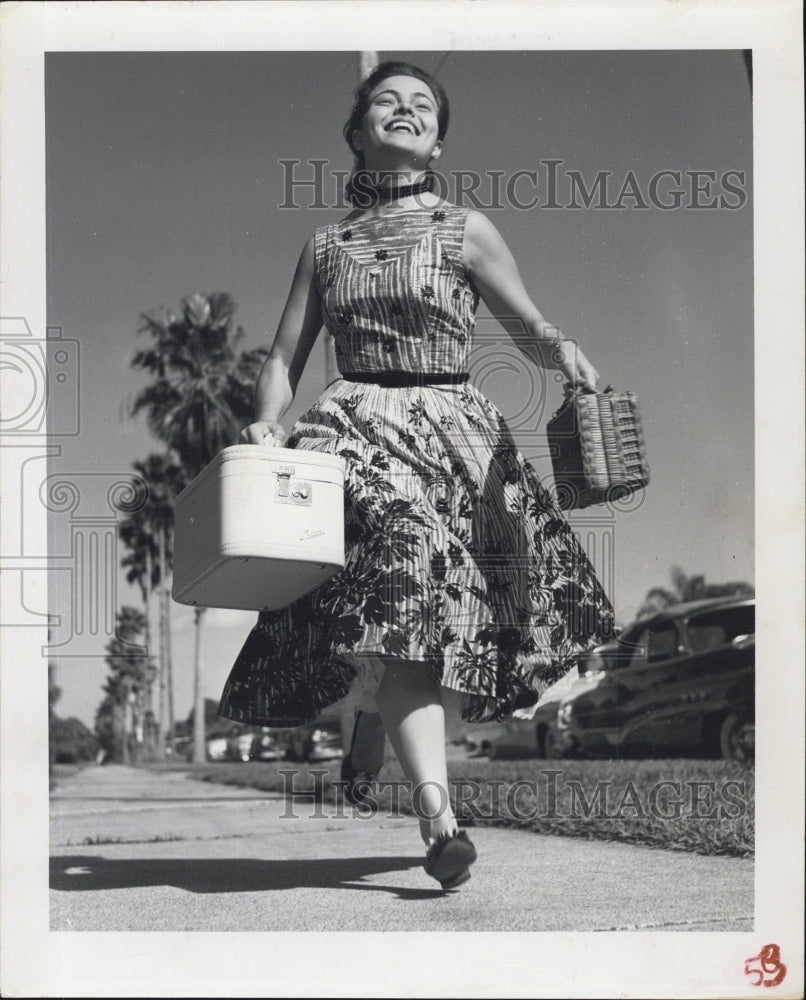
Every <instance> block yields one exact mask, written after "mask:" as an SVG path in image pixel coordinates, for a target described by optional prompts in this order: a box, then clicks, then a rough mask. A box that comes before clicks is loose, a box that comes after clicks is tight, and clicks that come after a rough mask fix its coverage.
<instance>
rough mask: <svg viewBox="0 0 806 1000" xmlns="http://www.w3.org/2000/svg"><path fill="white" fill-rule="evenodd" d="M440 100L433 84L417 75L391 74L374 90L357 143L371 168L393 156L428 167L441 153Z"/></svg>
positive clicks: (358, 133)
mask: <svg viewBox="0 0 806 1000" xmlns="http://www.w3.org/2000/svg"><path fill="white" fill-rule="evenodd" d="M438 130H439V123H438V121H437V102H436V98H435V97H434V95H433V93H432V92H431V88H430V87H429V86H428V85H427V84H426V83H423V81H422V80H418V79H417V78H416V77H413V76H389V77H387V78H386V79H385V80H381V81H380V82H379V83H378V84H377V85H376V86H375V88H374V89H373V91H372V93H371V94H370V100H369V108H368V109H367V113H366V114H365V115H364V121H363V123H362V126H361V128H360V129H358V130H356V131H355V132H353V146H354V148H355V149H357V150H361V151H362V152H363V153H364V162H365V163H366V165H367V167H368V168H370V169H371V168H372V167H373V166H374V165H375V164H376V163H379V164H382V163H383V162H388V161H389V160H390V159H395V160H398V161H400V160H403V161H409V162H410V163H411V164H412V166H417V167H421V168H424V167H425V166H427V164H428V162H429V160H431V159H433V158H435V157H437V156H439V154H440V151H441V148H442V144H441V142H440V141H439V139H438V138H437V135H438Z"/></svg>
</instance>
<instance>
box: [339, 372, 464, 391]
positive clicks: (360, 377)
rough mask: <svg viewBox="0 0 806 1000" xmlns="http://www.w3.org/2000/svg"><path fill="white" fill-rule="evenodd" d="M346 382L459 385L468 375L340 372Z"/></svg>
mask: <svg viewBox="0 0 806 1000" xmlns="http://www.w3.org/2000/svg"><path fill="white" fill-rule="evenodd" d="M341 377H342V378H343V379H346V380H347V381H348V382H372V383H374V384H375V385H382V386H385V387H386V388H387V389H390V388H391V389H396V388H402V389H408V388H415V387H417V386H420V385H461V384H462V383H463V382H467V380H468V378H469V377H470V376H469V375H468V373H467V372H433V373H431V372H404V371H388V372H342V373H341Z"/></svg>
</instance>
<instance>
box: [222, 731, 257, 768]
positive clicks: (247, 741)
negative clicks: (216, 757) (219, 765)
mask: <svg viewBox="0 0 806 1000" xmlns="http://www.w3.org/2000/svg"><path fill="white" fill-rule="evenodd" d="M254 741H255V731H254V729H238V730H234V731H233V732H232V734H231V735H230V737H229V739H228V740H227V759H228V760H236V761H241V762H242V763H244V764H245V763H246V762H247V761H249V760H251V759H252V744H253V743H254Z"/></svg>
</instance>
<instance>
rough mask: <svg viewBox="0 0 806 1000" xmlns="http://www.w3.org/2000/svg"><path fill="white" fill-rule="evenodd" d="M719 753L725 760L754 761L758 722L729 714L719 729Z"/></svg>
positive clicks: (745, 762)
mask: <svg viewBox="0 0 806 1000" xmlns="http://www.w3.org/2000/svg"><path fill="white" fill-rule="evenodd" d="M719 753H720V755H721V757H722V759H723V760H738V761H741V762H742V763H744V764H749V763H752V762H753V760H754V759H755V753H756V724H755V722H753V721H752V720H750V719H744V718H742V717H741V716H739V715H733V714H731V715H729V716H728V717H727V718H726V719H725V721H724V722H723V723H722V728H721V729H720V731H719Z"/></svg>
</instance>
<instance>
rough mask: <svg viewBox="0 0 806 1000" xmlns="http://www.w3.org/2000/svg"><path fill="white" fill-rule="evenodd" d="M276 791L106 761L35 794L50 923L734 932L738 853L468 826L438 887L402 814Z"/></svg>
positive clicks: (740, 876)
mask: <svg viewBox="0 0 806 1000" xmlns="http://www.w3.org/2000/svg"><path fill="white" fill-rule="evenodd" d="M285 810H286V804H285V802H284V800H283V799H282V797H280V796H279V795H276V794H271V793H263V792H259V791H256V790H254V789H240V788H234V787H231V786H225V785H215V784H210V783H207V782H201V781H194V780H193V779H192V778H190V777H189V776H188V775H187V774H186V773H184V772H168V773H152V772H150V771H140V770H136V769H134V768H127V767H121V766H117V765H108V766H106V767H88V768H85V769H84V770H82V771H79V772H77V773H76V774H75V775H73V776H71V777H69V778H65V779H63V780H61V781H60V782H59V784H58V787H57V788H56V789H55V791H54V793H53V794H52V798H51V907H50V923H51V930H60V931H67V930H76V931H158V930H165V931H222V930H232V931H303V930H311V931H339V930H342V931H345V930H355V931H381V930H394V931H400V930H411V931H427V930H462V931H496V930H501V931H594V930H600V931H610V930H631V929H635V930H670V931H690V930H695V931H704V930H715V931H749V930H752V929H753V862H752V861H751V860H745V859H738V858H724V857H704V856H702V855H696V854H687V853H683V852H678V851H665V850H656V849H652V848H646V847H634V846H631V845H626V844H613V843H605V842H602V841H587V840H581V839H575V838H570V837H549V836H541V835H538V834H534V833H530V832H522V831H517V830H509V829H501V828H493V827H490V828H484V827H481V828H475V829H473V830H471V831H470V833H471V836H472V838H473V841H474V843H475V844H476V847H477V849H478V852H479V860H478V862H477V863H476V864H475V865H474V866H473V868H472V873H473V875H472V878H471V880H470V882H468V883H466V885H465V886H463V887H462V888H461V889H460V890H459V891H457V892H453V893H443V892H441V891H440V889H439V886H438V885H437V883H436V882H434V881H433V880H432V879H430V878H429V877H428V876H427V875H426V874H425V873H424V871H423V870H422V867H421V866H422V854H421V853H420V840H419V833H418V829H417V823H416V821H415V820H414V819H412V818H409V817H406V818H401V819H391V818H385V817H381V816H377V817H375V818H373V819H371V820H361V819H352V818H350V819H338V818H333V817H332V815H331V814H332V807H327V806H325V811H326V813H327V814H328V815H327V816H326V817H325V818H314V817H312V816H310V815H309V814H308V812H309V811H310V809H308V811H307V812H306V807H305V806H304V805H298V806H297V810H298V812H300V813H301V814H302V815H301V818H298V819H287V818H282V814H283V812H284V811H285Z"/></svg>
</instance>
